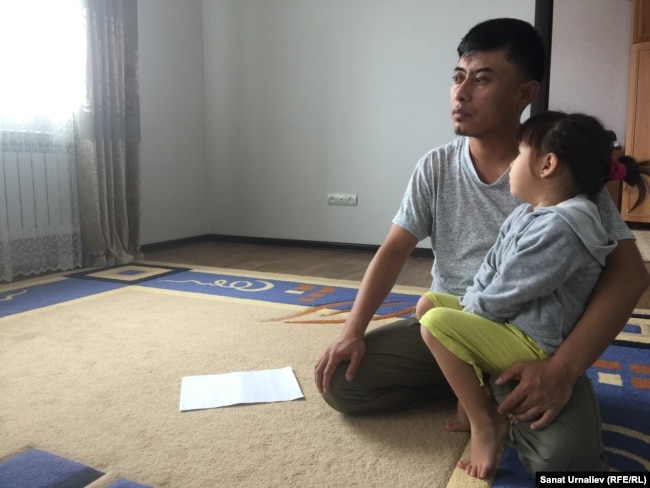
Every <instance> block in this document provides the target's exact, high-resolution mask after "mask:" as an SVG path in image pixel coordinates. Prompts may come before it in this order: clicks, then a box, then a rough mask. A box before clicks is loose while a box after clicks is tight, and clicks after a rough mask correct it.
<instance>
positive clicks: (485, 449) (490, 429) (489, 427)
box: [457, 409, 510, 479]
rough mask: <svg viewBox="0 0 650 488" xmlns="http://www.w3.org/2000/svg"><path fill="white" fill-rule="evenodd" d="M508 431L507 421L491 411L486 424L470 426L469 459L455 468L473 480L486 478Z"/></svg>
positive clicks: (494, 464) (459, 462) (494, 465)
mask: <svg viewBox="0 0 650 488" xmlns="http://www.w3.org/2000/svg"><path fill="white" fill-rule="evenodd" d="M509 429H510V422H508V419H507V418H506V417H505V416H503V415H501V414H500V413H499V412H497V411H496V409H494V410H491V411H490V414H489V420H488V421H487V422H485V423H483V424H481V425H472V426H471V430H472V437H471V438H470V448H471V451H470V457H469V459H461V460H460V461H458V464H457V466H458V467H459V468H460V469H462V470H463V471H465V473H467V474H468V475H470V476H472V477H474V478H480V479H485V478H487V477H488V475H489V474H490V471H492V469H494V468H495V467H496V464H497V454H498V453H499V448H500V447H501V442H502V441H503V439H504V438H505V436H506V435H507V434H508V430H509Z"/></svg>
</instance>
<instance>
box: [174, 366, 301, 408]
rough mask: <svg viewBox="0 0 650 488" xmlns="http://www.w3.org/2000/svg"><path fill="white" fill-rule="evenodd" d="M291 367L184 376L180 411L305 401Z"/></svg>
mask: <svg viewBox="0 0 650 488" xmlns="http://www.w3.org/2000/svg"><path fill="white" fill-rule="evenodd" d="M303 397H304V395H303V394H302V391H301V390H300V385H299V384H298V380H296V376H295V374H294V373H293V370H292V369H291V366H287V367H286V368H280V369H267V370H262V371H240V372H236V373H224V374H212V375H200V376H184V377H183V378H182V380H181V401H180V411H181V412H183V411H186V410H200V409H205V408H217V407H225V406H228V405H237V404H240V403H267V402H286V401H290V400H296V399H298V398H303Z"/></svg>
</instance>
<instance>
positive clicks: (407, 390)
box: [323, 318, 608, 473]
mask: <svg viewBox="0 0 650 488" xmlns="http://www.w3.org/2000/svg"><path fill="white" fill-rule="evenodd" d="M365 341H366V354H365V356H364V358H363V360H362V362H361V366H360V368H359V372H358V373H357V375H356V377H355V378H354V380H353V381H351V382H348V381H346V379H345V370H346V369H347V367H348V364H349V363H347V362H344V363H341V364H340V365H339V367H338V369H337V370H336V372H335V374H334V376H333V377H332V382H331V386H330V391H329V392H328V393H326V394H324V395H323V398H324V399H325V401H326V402H327V403H329V404H330V406H332V407H333V408H334V409H336V410H338V411H339V412H342V413H345V414H349V415H358V414H363V413H368V412H376V411H388V410H400V409H406V408H413V407H416V406H419V405H422V404H424V403H426V402H431V401H436V400H442V399H447V400H448V399H450V398H453V392H452V391H451V388H450V387H449V385H448V384H447V382H446V380H445V378H444V376H443V374H442V372H441V371H440V368H439V367H438V365H437V364H436V362H435V360H434V358H433V356H432V355H431V352H430V351H429V349H428V348H427V346H426V345H425V344H424V341H423V340H422V336H421V335H420V324H419V322H418V321H417V320H416V319H415V318H413V319H405V320H401V321H397V322H394V323H391V324H388V325H385V326H382V327H379V328H377V329H375V330H373V331H371V332H369V333H368V334H366V337H365ZM490 383H491V386H492V389H493V393H494V397H495V399H496V400H497V402H499V403H500V402H501V401H503V399H504V398H505V397H506V396H507V395H508V393H509V392H510V391H511V390H512V386H513V385H501V386H496V385H495V384H494V383H493V379H491V381H490ZM430 435H435V433H434V432H432V433H430ZM505 444H507V445H509V446H511V447H513V448H514V449H515V450H516V451H517V453H518V454H519V458H520V459H521V461H522V463H523V464H524V466H526V467H527V468H528V469H529V470H530V471H531V472H532V473H535V472H539V471H606V470H607V469H608V465H607V461H606V460H605V457H604V450H603V444H602V440H601V421H600V411H599V408H598V403H597V401H596V396H595V394H594V391H593V388H592V386H591V382H590V381H589V379H588V378H587V377H586V376H583V377H582V378H580V379H579V380H578V381H577V382H576V384H575V386H574V388H573V395H572V397H571V400H570V401H569V403H568V404H567V405H566V407H565V408H564V409H563V410H562V412H561V413H560V414H559V415H558V417H557V418H556V419H555V421H554V422H553V423H552V424H551V425H550V426H548V427H547V428H545V429H541V430H532V429H531V428H530V426H529V424H528V423H527V422H512V426H511V429H510V435H509V436H508V437H507V438H506V440H505Z"/></svg>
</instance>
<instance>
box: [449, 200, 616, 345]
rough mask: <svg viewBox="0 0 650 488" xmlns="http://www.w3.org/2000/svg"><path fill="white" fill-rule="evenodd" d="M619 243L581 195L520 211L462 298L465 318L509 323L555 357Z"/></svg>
mask: <svg viewBox="0 0 650 488" xmlns="http://www.w3.org/2000/svg"><path fill="white" fill-rule="evenodd" d="M615 247H616V243H614V242H611V241H609V240H608V238H607V234H606V233H605V231H604V229H603V227H602V225H601V222H600V216H599V214H598V209H597V207H596V205H594V204H593V203H592V202H591V201H589V200H588V199H587V198H586V197H583V196H578V197H575V198H572V199H570V200H566V201H564V202H562V203H560V204H559V205H556V206H552V207H543V208H540V209H538V210H533V207H532V205H529V204H523V205H520V206H519V207H517V208H516V209H515V210H514V211H513V212H512V213H511V214H510V216H509V217H508V218H507V219H506V220H505V222H504V223H503V225H502V226H501V230H500V232H499V236H498V238H497V240H496V242H495V243H494V245H493V246H492V248H491V249H490V251H489V252H488V254H487V256H486V257H485V260H484V261H483V264H482V265H481V267H480V269H479V271H478V272H477V273H476V276H475V277H474V283H473V284H472V285H471V286H470V287H469V288H468V289H467V292H466V294H465V296H464V297H462V299H461V303H462V305H463V306H464V307H465V310H466V311H468V312H473V313H476V314H478V315H481V316H483V317H486V318H488V319H490V320H493V321H497V322H510V323H512V324H514V325H516V326H517V327H518V328H519V329H521V330H522V331H524V332H525V333H527V334H528V335H529V336H531V337H532V338H533V339H534V340H535V341H536V342H537V343H538V344H539V345H540V347H541V348H542V349H543V350H544V351H545V352H546V353H548V354H553V352H555V350H556V349H557V347H558V346H559V345H560V343H561V342H562V341H563V340H564V338H565V337H566V336H567V335H568V334H569V332H570V331H571V329H572V328H573V326H574V325H575V323H576V322H577V321H578V319H579V318H580V316H581V315H582V312H583V311H584V309H585V306H586V304H587V301H588V299H589V296H590V295H591V292H592V291H593V289H594V286H595V285H596V282H597V281H598V277H599V276H600V272H601V270H602V268H603V267H604V265H605V258H606V257H607V255H608V254H609V253H610V252H611V251H612V250H614V248H615Z"/></svg>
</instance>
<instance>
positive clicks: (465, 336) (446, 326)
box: [420, 292, 548, 385]
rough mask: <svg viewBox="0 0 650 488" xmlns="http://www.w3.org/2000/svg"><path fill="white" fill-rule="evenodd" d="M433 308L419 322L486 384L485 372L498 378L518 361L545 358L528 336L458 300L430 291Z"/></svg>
mask: <svg viewBox="0 0 650 488" xmlns="http://www.w3.org/2000/svg"><path fill="white" fill-rule="evenodd" d="M426 296H427V297H428V298H429V300H431V303H433V305H434V308H432V309H431V310H429V311H427V312H426V313H425V314H424V316H423V317H422V318H421V319H420V323H421V324H422V325H423V326H424V327H426V328H427V329H428V330H429V332H431V334H432V335H433V336H434V337H435V338H436V339H438V340H439V341H440V342H441V343H442V345H443V346H445V347H446V348H447V349H448V350H449V351H450V352H451V353H452V354H454V355H455V356H457V357H458V358H459V359H460V360H461V361H463V362H465V363H467V364H469V365H471V366H472V367H473V368H474V371H475V372H476V376H477V377H478V379H479V382H480V384H481V385H483V372H486V373H488V374H491V375H493V376H498V375H499V374H501V372H502V371H503V370H505V369H506V368H508V367H509V366H511V365H513V364H514V363H517V362H519V361H530V360H534V359H546V358H548V354H546V353H545V352H544V351H543V350H542V349H541V348H540V347H539V346H538V345H537V343H536V342H535V341H534V340H533V339H532V338H531V337H530V336H528V335H527V334H525V333H524V332H522V331H521V330H519V329H518V328H517V327H516V326H514V325H513V324H510V323H501V322H493V321H492V320H488V319H486V318H484V317H481V316H480V315H476V314H473V313H470V312H465V311H463V307H462V306H461V304H460V301H459V299H458V298H457V297H455V296H453V295H448V294H446V293H436V292H428V293H427V294H426Z"/></svg>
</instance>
